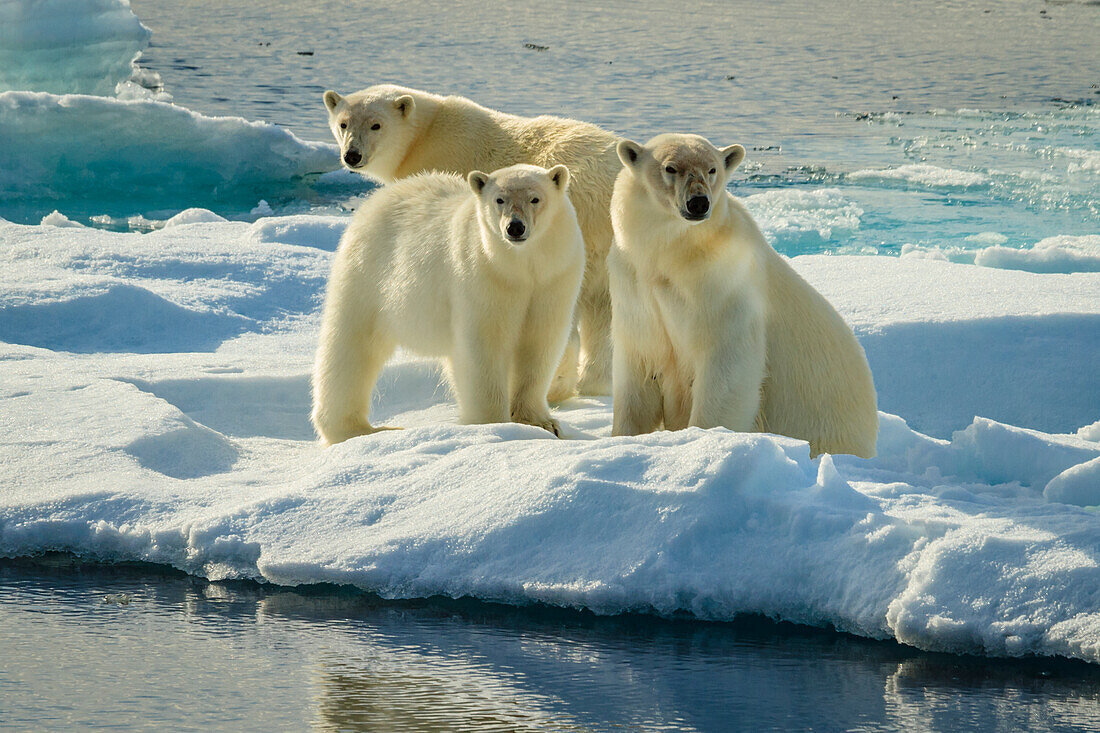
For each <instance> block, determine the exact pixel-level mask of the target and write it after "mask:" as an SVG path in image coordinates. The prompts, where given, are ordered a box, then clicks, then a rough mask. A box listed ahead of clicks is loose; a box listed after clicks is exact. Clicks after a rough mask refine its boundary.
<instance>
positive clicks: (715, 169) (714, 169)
mask: <svg viewBox="0 0 1100 733" xmlns="http://www.w3.org/2000/svg"><path fill="white" fill-rule="evenodd" d="M717 172H718V169H717V168H711V169H710V174H711V175H712V176H713V175H714V174H715V173H717Z"/></svg>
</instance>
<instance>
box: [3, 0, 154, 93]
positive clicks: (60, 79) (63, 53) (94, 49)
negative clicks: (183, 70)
mask: <svg viewBox="0 0 1100 733" xmlns="http://www.w3.org/2000/svg"><path fill="white" fill-rule="evenodd" d="M151 35H152V33H151V31H150V30H149V29H148V28H146V27H145V26H144V25H142V23H141V21H139V20H138V18H137V16H136V15H134V13H133V11H131V9H130V3H129V1H128V0H6V1H5V2H3V3H0V91H7V90H12V89H20V90H31V91H43V92H53V93H55V94H66V93H75V94H96V95H100V96H108V95H112V94H115V92H116V89H118V88H119V86H120V85H124V84H125V83H126V82H127V81H128V80H129V79H130V78H131V76H133V75H134V74H135V71H137V70H136V67H135V66H134V64H133V62H134V60H135V59H136V58H137V57H138V55H139V54H140V53H141V51H142V49H144V48H145V47H146V46H147V45H148V44H149V38H150V36H151ZM150 73H151V72H145V76H144V77H143V78H141V80H140V82H144V84H145V85H146V86H155V85H159V79H156V80H154V79H152V78H150V77H149V74H150ZM140 82H139V83H137V84H133V86H134V87H135V88H140V87H141V83H140ZM127 93H129V94H135V93H138V92H136V89H135V90H129V91H128V92H127Z"/></svg>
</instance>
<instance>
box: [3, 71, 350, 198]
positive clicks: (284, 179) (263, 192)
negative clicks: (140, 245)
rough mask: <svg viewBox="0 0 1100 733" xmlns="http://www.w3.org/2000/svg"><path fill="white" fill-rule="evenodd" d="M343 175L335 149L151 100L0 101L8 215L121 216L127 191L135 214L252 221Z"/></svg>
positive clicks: (50, 97)
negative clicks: (221, 214)
mask: <svg viewBox="0 0 1100 733" xmlns="http://www.w3.org/2000/svg"><path fill="white" fill-rule="evenodd" d="M337 167H339V159H338V156H337V150H336V147H335V146H334V145H332V144H329V143H318V142H306V141H303V140H301V139H299V138H297V137H295V136H294V135H293V134H292V133H290V132H288V131H287V130H285V129H283V128H280V127H277V126H275V125H271V124H267V123H263V122H249V121H247V120H244V119H241V118H239V117H207V116H204V115H201V114H198V113H195V112H192V111H190V110H187V109H184V108H183V107H178V106H176V105H172V104H167V103H164V102H157V101H151V100H129V101H127V100H119V99H113V98H107V97H93V96H85V95H76V94H66V95H62V96H59V95H55V94H48V93H45V92H4V93H2V94H0V190H2V191H4V198H3V202H2V203H0V214H3V212H4V211H5V210H11V211H16V212H23V211H25V210H34V207H35V206H36V205H39V206H41V207H42V208H44V211H50V210H51V209H55V208H57V205H56V202H57V201H65V202H66V206H67V207H68V208H67V210H66V214H67V215H69V216H72V213H71V212H72V210H74V209H76V210H79V211H83V212H87V213H88V214H94V213H101V212H104V211H110V210H117V208H118V207H119V201H118V199H119V198H120V196H119V192H124V193H125V196H124V197H121V198H123V199H124V200H125V202H126V204H125V205H126V206H128V207H130V210H129V211H128V212H123V213H127V214H130V213H134V212H135V211H140V212H145V213H149V212H153V211H163V210H169V211H172V212H178V211H179V210H181V209H185V208H189V207H193V206H204V207H209V206H212V205H217V206H219V207H220V208H221V209H222V210H225V209H227V208H228V209H237V210H240V211H241V212H247V211H249V210H250V209H251V208H252V207H254V206H256V204H257V202H258V201H259V200H260V199H261V198H268V199H269V200H275V198H274V197H282V198H285V199H291V198H296V197H299V196H300V195H303V194H305V193H308V188H309V184H310V182H311V180H312V179H313V178H316V177H317V175H318V174H322V173H325V172H328V171H332V170H334V169H336V168H337ZM268 210H269V211H270V207H269V209H268ZM39 216H41V214H39ZM165 218H166V217H165ZM35 220H37V218H36V219H35Z"/></svg>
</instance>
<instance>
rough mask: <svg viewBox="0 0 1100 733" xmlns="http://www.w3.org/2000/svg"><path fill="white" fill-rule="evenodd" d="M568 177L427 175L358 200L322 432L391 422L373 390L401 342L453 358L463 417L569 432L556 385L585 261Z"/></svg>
mask: <svg viewBox="0 0 1100 733" xmlns="http://www.w3.org/2000/svg"><path fill="white" fill-rule="evenodd" d="M568 185H569V171H568V169H566V167H565V166H556V167H555V168H553V169H551V170H549V171H548V170H545V169H542V168H537V167H535V166H526V165H524V166H512V167H509V168H504V169H501V170H498V171H496V172H494V173H492V174H486V173H481V172H479V171H474V172H472V173H470V175H469V177H468V179H467V180H463V179H462V178H461V177H459V176H456V175H454V174H450V173H426V174H422V175H418V176H412V177H410V178H407V179H404V180H401V181H398V182H397V183H394V184H393V185H390V186H386V187H384V188H382V189H379V190H378V191H377V192H375V193H374V194H373V195H372V196H371V197H370V198H369V199H368V200H367V201H366V202H365V203H364V204H363V205H362V206H361V207H360V208H359V210H358V211H357V212H356V213H355V216H354V217H353V218H352V221H351V224H350V225H349V226H348V229H347V231H346V232H345V233H344V236H343V238H342V239H341V240H340V246H339V248H338V249H337V251H336V257H335V259H334V260H333V263H332V274H331V275H330V277H329V285H328V293H327V295H326V298H325V308H324V316H323V318H322V323H321V336H320V341H319V344H318V347H317V359H316V364H315V366H314V371H313V415H312V419H313V425H314V427H315V428H316V430H317V434H318V436H320V438H321V440H322V442H324V443H327V444H331V443H339V442H340V441H343V440H346V439H348V438H351V437H354V436H356V435H363V434H368V433H373V432H375V431H376V430H379V429H381V428H379V427H376V426H373V425H371V423H370V421H369V419H368V412H369V407H370V397H371V392H372V391H373V389H374V384H375V382H376V381H377V379H378V375H379V372H380V371H381V370H382V366H383V364H385V362H386V360H387V359H388V358H389V356H390V355H391V354H392V353H393V351H394V349H395V348H396V347H398V346H401V347H404V348H406V349H409V350H411V351H414V352H417V353H420V354H423V355H425V356H437V357H445V358H446V359H447V360H448V362H449V376H450V378H451V381H452V384H453V386H454V391H455V396H456V398H457V401H458V408H459V414H460V418H461V420H462V421H463V422H467V423H492V422H506V421H508V420H512V421H514V422H522V423H527V424H530V425H536V426H538V427H542V428H545V429H546V430H549V431H551V432H552V433H554V434H555V435H558V434H560V428H559V426H558V423H557V421H556V420H554V418H552V417H551V416H550V408H549V406H548V405H547V402H546V394H547V390H548V389H549V386H550V381H551V379H552V378H553V376H554V369H555V368H556V367H557V365H558V363H559V362H560V360H561V357H562V352H563V349H564V348H565V344H566V340H567V338H568V336H569V330H570V328H571V326H572V322H573V309H574V305H575V303H576V300H577V291H578V290H579V289H580V284H581V276H582V272H583V267H584V241H583V239H582V237H581V231H580V227H579V226H578V225H577V217H576V214H575V213H574V211H573V207H572V206H571V205H570V203H569V197H568V196H567V195H566V189H567V187H568ZM517 223H518V224H517ZM519 225H522V226H519ZM512 227H518V228H517V229H513V228H512Z"/></svg>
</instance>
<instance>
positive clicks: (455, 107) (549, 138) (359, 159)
mask: <svg viewBox="0 0 1100 733" xmlns="http://www.w3.org/2000/svg"><path fill="white" fill-rule="evenodd" d="M324 102H325V107H327V108H328V113H329V125H330V127H331V128H332V133H333V135H334V136H335V137H336V140H337V142H339V143H340V156H341V160H342V161H343V163H344V165H345V166H346V167H348V168H349V169H351V170H353V171H357V172H359V173H362V174H364V175H368V176H370V177H372V178H375V179H377V180H380V181H382V182H383V183H390V182H391V181H394V180H397V179H400V178H405V177H406V176H410V175H413V174H416V173H421V172H423V171H429V170H435V171H443V172H448V173H457V174H459V175H466V174H468V173H469V172H470V171H472V170H476V169H483V170H493V169H496V168H502V167H504V166H509V165H514V164H517V163H528V164H532V165H538V166H542V167H544V168H549V167H551V166H554V165H558V164H564V165H566V166H568V167H569V170H570V172H571V173H572V174H573V185H572V187H571V188H570V198H571V199H572V202H573V206H574V207H575V208H576V212H577V219H578V220H579V221H580V226H581V231H582V232H583V233H584V240H585V250H586V261H585V273H584V283H583V285H582V286H581V293H580V298H579V301H578V308H577V318H578V325H579V329H580V331H579V337H578V335H577V334H575V333H574V334H573V335H572V337H571V339H570V347H569V349H568V350H567V352H566V356H565V359H563V362H562V369H561V370H559V372H558V375H557V377H556V378H555V380H554V383H553V387H552V392H551V400H552V401H554V402H557V401H560V400H562V399H565V398H567V397H569V396H570V395H571V394H573V392H574V391H575V389H576V390H579V391H580V392H581V393H582V394H608V393H609V392H610V391H611V330H610V329H611V301H610V297H609V295H608V290H607V268H606V265H605V261H606V258H607V252H608V250H609V249H610V247H611V219H610V216H609V214H608V206H609V204H610V202H611V190H612V188H613V187H614V185H615V176H617V175H618V173H619V170H620V169H621V168H622V164H621V163H620V162H619V159H618V156H617V155H616V154H615V145H616V144H617V143H618V142H619V140H620V138H619V137H618V136H617V135H614V134H612V133H610V132H607V131H606V130H603V129H601V128H599V127H597V126H595V125H591V124H588V123H586V122H578V121H576V120H570V119H564V118H561V117H549V116H542V117H517V116H515V115H509V114H505V113H503V112H496V111H494V110H491V109H487V108H485V107H482V106H480V105H478V104H475V103H474V102H472V101H471V100H469V99H466V98H465V97H458V96H449V97H444V96H440V95H436V94H431V93H429V92H422V91H417V90H415V89H409V88H407V87H400V86H394V85H390V84H382V85H378V86H373V87H369V88H367V89H364V90H362V91H359V92H355V93H354V94H349V95H348V96H346V97H344V96H341V95H340V94H338V93H336V92H334V91H327V92H325V94H324ZM578 338H579V345H580V350H581V354H580V357H579V358H580V375H579V383H578V375H577V360H578V356H577V345H578Z"/></svg>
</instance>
